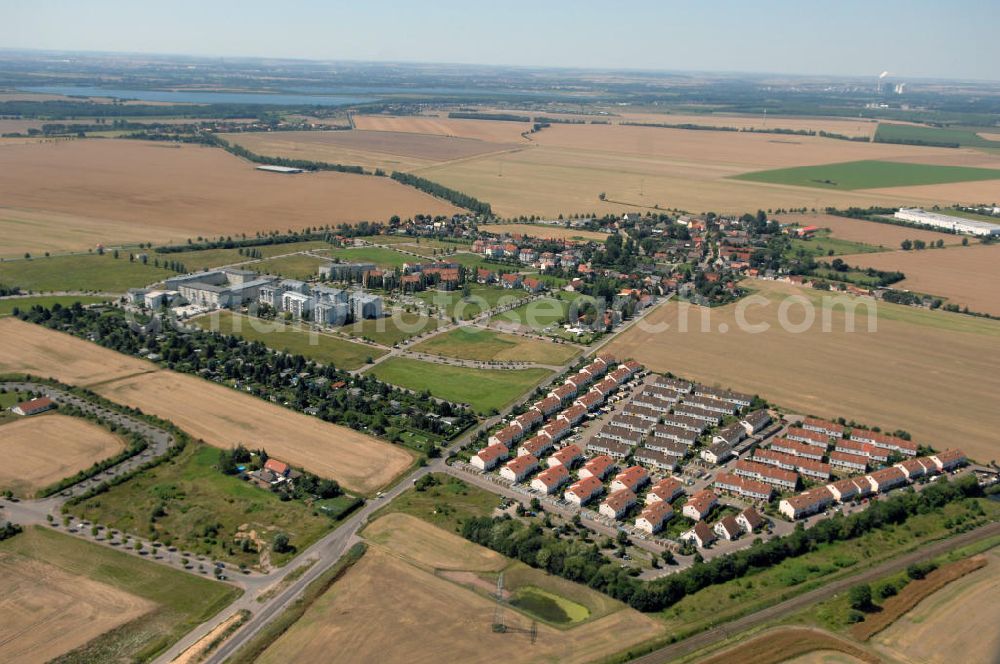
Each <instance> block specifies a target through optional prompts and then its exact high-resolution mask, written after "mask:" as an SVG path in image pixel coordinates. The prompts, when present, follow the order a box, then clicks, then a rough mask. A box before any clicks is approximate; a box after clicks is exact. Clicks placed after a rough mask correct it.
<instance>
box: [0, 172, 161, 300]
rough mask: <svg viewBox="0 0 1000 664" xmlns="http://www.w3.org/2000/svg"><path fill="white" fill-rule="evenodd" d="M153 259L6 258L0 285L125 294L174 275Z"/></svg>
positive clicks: (86, 256) (88, 256) (108, 256)
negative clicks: (133, 260) (155, 264)
mask: <svg viewBox="0 0 1000 664" xmlns="http://www.w3.org/2000/svg"><path fill="white" fill-rule="evenodd" d="M0 178H2V176H0ZM0 226H2V224H0ZM153 260H154V259H153V258H150V259H149V262H148V263H147V264H146V265H143V264H142V263H141V262H139V261H135V262H131V261H129V259H128V251H125V250H123V251H122V252H120V253H119V256H118V258H115V257H114V256H113V255H112V253H111V252H110V251H109V252H107V253H105V254H104V255H103V256H101V255H99V254H96V253H94V254H79V255H67V256H36V257H33V258H31V259H30V260H28V259H23V258H22V259H13V260H11V259H8V260H4V261H2V262H0V283H3V284H10V285H12V286H19V287H20V288H21V289H22V290H31V291H84V292H99V293H100V292H104V293H124V292H125V291H126V290H128V289H129V288H139V287H142V286H147V285H149V284H152V283H156V282H157V281H162V280H163V279H166V278H167V277H172V276H174V275H175V274H176V273H174V272H172V271H170V270H167V269H166V268H162V267H155V266H154V264H153Z"/></svg>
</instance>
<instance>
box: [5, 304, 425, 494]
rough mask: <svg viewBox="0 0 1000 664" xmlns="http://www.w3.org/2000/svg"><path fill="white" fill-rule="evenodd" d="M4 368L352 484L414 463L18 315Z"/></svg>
mask: <svg viewBox="0 0 1000 664" xmlns="http://www.w3.org/2000/svg"><path fill="white" fill-rule="evenodd" d="M0 334H2V335H3V340H4V343H3V344H0V371H2V372H25V371H27V372H31V373H34V374H36V375H39V376H45V377H48V376H51V377H54V378H55V379H57V380H59V381H62V382H64V383H67V384H71V385H81V386H90V387H91V388H92V389H94V391H96V392H98V393H99V394H101V395H102V396H105V397H107V398H108V399H111V400H112V401H116V402H118V403H122V404H127V405H130V406H134V407H136V408H141V409H142V410H143V411H145V412H148V413H153V414H156V415H159V416H160V417H163V418H164V419H168V420H170V421H172V422H174V423H175V424H176V425H177V426H179V427H180V428H181V429H184V430H185V431H186V432H188V433H189V434H191V435H192V436H194V437H195V438H201V439H203V440H204V441H205V442H206V443H208V444H210V445H213V446H215V447H220V448H230V447H234V446H235V445H236V444H237V443H244V444H246V445H247V446H248V447H253V448H256V447H263V448H266V449H267V451H268V452H269V453H270V454H271V455H272V456H273V457H276V458H278V459H281V460H283V461H287V462H288V463H291V464H292V465H296V466H301V467H303V468H305V469H306V470H309V471H311V472H313V473H316V474H317V475H321V476H323V477H329V478H332V479H335V480H337V481H338V482H340V483H341V484H343V485H344V486H345V487H346V488H348V489H351V490H353V491H361V492H368V491H374V490H375V489H378V488H379V487H382V486H384V485H386V484H388V483H389V482H390V481H392V480H393V479H394V478H395V477H396V476H398V475H399V474H400V473H402V472H403V471H404V470H406V468H408V467H409V465H410V463H411V462H412V457H411V455H410V454H409V453H408V452H406V451H405V450H404V449H403V448H401V447H398V446H395V445H391V444H389V443H386V442H384V441H381V440H378V439H376V438H373V437H371V436H367V435H365V434H362V433H358V432H357V431H354V430H353V429H348V428H347V427H342V426H339V425H336V424H330V423H328V422H324V421H322V420H320V419H318V418H315V417H310V416H308V415H303V414H301V413H297V412H294V411H292V410H289V409H287V408H283V407H281V406H278V405H276V404H272V403H270V402H267V401H264V400H262V399H258V398H257V397H253V396H250V395H248V394H245V393H242V392H237V391H236V390H233V389H231V388H228V387H223V386H222V385H219V384H217V383H213V382H210V381H207V380H202V379H201V378H196V377H194V376H190V375H185V374H179V373H174V372H173V371H168V370H165V369H160V368H159V367H157V366H156V365H154V364H152V363H151V362H145V361H143V360H137V359H134V358H130V357H128V356H126V355H121V354H119V353H116V352H114V351H110V350H107V349H104V348H101V347H100V346H97V345H96V344H92V343H90V342H87V341H83V340H82V339H78V338H76V337H72V336H70V335H68V334H63V333H61V332H55V331H53V330H49V329H46V328H43V327H41V326H36V325H32V324H30V323H24V322H22V321H19V320H17V319H13V318H5V319H3V320H0Z"/></svg>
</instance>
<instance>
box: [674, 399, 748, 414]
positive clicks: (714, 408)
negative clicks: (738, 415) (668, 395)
mask: <svg viewBox="0 0 1000 664" xmlns="http://www.w3.org/2000/svg"><path fill="white" fill-rule="evenodd" d="M684 403H686V404H689V405H691V406H698V407H699V408H702V409H704V410H707V411H710V412H713V413H717V414H719V415H732V414H733V413H735V412H736V405H735V404H733V403H732V402H730V401H723V400H721V399H715V398H712V397H686V398H685V399H684Z"/></svg>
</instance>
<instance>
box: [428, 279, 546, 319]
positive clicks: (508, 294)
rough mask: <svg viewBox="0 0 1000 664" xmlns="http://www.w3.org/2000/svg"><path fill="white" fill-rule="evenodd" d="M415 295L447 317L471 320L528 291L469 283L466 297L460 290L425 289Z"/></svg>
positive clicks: (520, 296) (512, 301) (517, 298)
mask: <svg viewBox="0 0 1000 664" xmlns="http://www.w3.org/2000/svg"><path fill="white" fill-rule="evenodd" d="M415 296H416V298H417V299H419V300H422V301H423V302H424V303H426V304H427V306H429V307H431V308H432V309H434V310H437V311H440V312H442V313H444V315H445V316H447V317H448V318H455V319H458V320H472V319H473V318H478V317H479V316H480V315H481V314H482V313H484V312H486V311H490V310H492V309H494V308H496V307H497V306H498V305H502V304H512V303H514V302H517V301H518V300H520V299H522V298H525V297H528V293H527V292H526V291H523V290H519V289H517V290H515V289H508V288H500V287H499V286H485V285H481V284H470V286H469V297H468V298H466V297H465V296H463V295H462V291H460V290H453V291H442V290H425V291H422V292H420V293H416V294H415Z"/></svg>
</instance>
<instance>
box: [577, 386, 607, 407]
mask: <svg viewBox="0 0 1000 664" xmlns="http://www.w3.org/2000/svg"><path fill="white" fill-rule="evenodd" d="M573 403H574V404H576V405H577V406H583V407H584V408H586V409H587V410H588V411H591V410H596V409H597V408H598V407H599V406H600V405H601V404H602V403H604V395H602V394H601V393H600V392H595V391H594V390H591V391H590V392H587V393H586V394H584V395H583V396H580V397H577V399H576V401H574V402H573Z"/></svg>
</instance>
